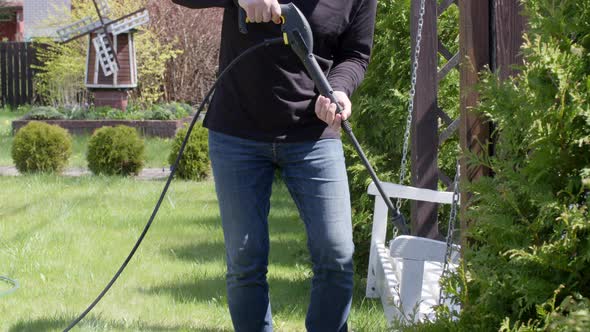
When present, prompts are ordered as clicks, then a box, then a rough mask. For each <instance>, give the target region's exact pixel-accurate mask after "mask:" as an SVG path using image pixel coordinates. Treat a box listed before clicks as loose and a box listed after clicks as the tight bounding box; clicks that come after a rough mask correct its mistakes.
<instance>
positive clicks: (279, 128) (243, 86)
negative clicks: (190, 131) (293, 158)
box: [172, 0, 377, 142]
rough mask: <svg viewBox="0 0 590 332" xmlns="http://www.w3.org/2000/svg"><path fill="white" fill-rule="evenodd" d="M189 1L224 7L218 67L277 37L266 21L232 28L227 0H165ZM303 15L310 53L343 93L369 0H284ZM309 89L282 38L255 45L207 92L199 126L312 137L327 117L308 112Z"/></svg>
mask: <svg viewBox="0 0 590 332" xmlns="http://www.w3.org/2000/svg"><path fill="white" fill-rule="evenodd" d="M172 1H173V2H174V3H176V4H179V5H183V6H186V7H189V8H206V7H224V8H225V12H224V17H223V26H222V35H221V49H220V58H219V70H220V71H221V70H223V69H224V68H225V67H226V66H227V65H228V64H229V63H230V62H231V61H232V60H233V59H235V58H236V57H237V56H238V55H240V54H241V53H242V52H243V51H245V50H246V49H247V48H249V47H251V46H253V45H255V44H257V43H259V42H261V41H263V40H264V39H268V38H276V37H281V36H282V33H281V31H280V26H279V25H276V24H274V23H272V22H271V23H263V24H248V30H249V33H248V34H247V35H243V34H241V33H240V32H239V29H238V8H237V7H236V6H235V5H234V3H233V1H232V0H172ZM279 2H280V3H287V2H293V3H294V4H295V5H297V7H298V8H299V9H300V10H301V12H302V13H303V14H304V15H305V16H306V17H307V19H308V21H309V23H310V25H311V28H312V31H313V35H314V50H313V51H314V54H315V55H316V58H317V59H318V62H319V64H320V66H321V67H322V69H323V70H324V71H325V73H327V75H328V81H329V82H330V84H331V85H332V87H333V89H334V90H335V91H343V92H345V93H346V94H348V95H349V96H350V94H352V92H353V91H354V90H355V89H356V87H357V86H358V85H359V84H360V82H361V81H362V79H363V77H364V74H365V71H366V68H367V65H368V62H369V57H370V54H371V48H372V44H373V32H374V25H375V12H376V7H377V0H287V1H279ZM316 98H317V91H316V90H315V89H314V83H313V81H312V80H311V78H310V77H309V75H308V74H307V72H306V71H305V68H304V67H303V65H302V64H301V62H300V60H299V58H298V57H297V56H296V55H295V54H294V53H293V51H292V50H291V49H290V48H289V47H287V46H271V47H267V48H262V49H259V51H257V52H256V53H253V54H251V55H249V56H248V57H246V58H244V59H243V60H242V62H241V63H239V64H238V65H236V67H234V69H232V71H231V72H230V74H229V76H228V77H226V78H224V79H223V81H222V82H220V85H219V87H218V89H217V90H216V92H215V95H214V97H213V100H212V102H211V106H210V111H209V112H207V116H206V118H205V126H206V127H208V128H209V129H211V130H214V131H218V132H221V133H225V134H228V135H233V136H238V137H242V138H247V139H253V140H258V141H266V142H275V141H281V142H299V141H309V140H317V139H319V138H320V137H322V133H323V132H324V130H325V129H326V127H327V125H326V123H325V122H323V121H322V120H320V119H318V118H317V116H316V115H315V111H314V106H315V99H316Z"/></svg>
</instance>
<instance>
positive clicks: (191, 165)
mask: <svg viewBox="0 0 590 332" xmlns="http://www.w3.org/2000/svg"><path fill="white" fill-rule="evenodd" d="M187 131H188V127H185V128H183V129H181V130H179V131H178V133H177V134H176V138H175V139H174V144H173V145H172V151H170V155H169V157H168V162H169V163H170V165H174V162H175V161H176V158H177V156H178V152H179V151H180V147H181V145H182V141H183V140H184V138H185V136H186V134H187ZM209 173H210V166H209V146H208V144H207V130H206V129H205V128H204V127H202V126H201V125H200V124H197V125H195V127H194V128H193V131H192V132H191V135H190V138H189V140H188V142H187V144H186V147H185V149H184V153H183V154H182V158H181V159H180V163H179V164H178V168H177V169H176V174H177V176H179V177H180V178H182V179H187V180H203V179H205V178H207V176H208V175H209Z"/></svg>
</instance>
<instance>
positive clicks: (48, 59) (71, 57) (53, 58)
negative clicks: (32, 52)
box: [33, 38, 87, 106]
mask: <svg viewBox="0 0 590 332" xmlns="http://www.w3.org/2000/svg"><path fill="white" fill-rule="evenodd" d="M83 41H84V40H83V39H79V40H76V41H73V42H71V43H69V44H60V43H57V42H55V41H54V40H52V39H50V38H43V39H38V40H35V42H34V44H33V45H34V46H33V47H35V48H36V49H37V58H38V59H39V61H40V63H42V65H41V66H34V67H35V69H37V72H36V74H35V76H34V84H35V92H36V94H37V95H38V96H40V98H41V100H42V101H43V103H45V104H49V105H52V106H60V105H72V104H76V103H78V102H79V99H85V98H86V87H85V86H84V76H85V68H86V47H87V43H84V42H83Z"/></svg>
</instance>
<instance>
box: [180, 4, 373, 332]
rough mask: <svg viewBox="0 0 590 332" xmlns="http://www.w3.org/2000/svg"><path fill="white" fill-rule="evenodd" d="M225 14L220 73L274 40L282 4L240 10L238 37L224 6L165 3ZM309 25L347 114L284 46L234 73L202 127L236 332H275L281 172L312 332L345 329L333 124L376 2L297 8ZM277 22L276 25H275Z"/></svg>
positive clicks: (344, 219) (360, 61)
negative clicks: (303, 244)
mask: <svg viewBox="0 0 590 332" xmlns="http://www.w3.org/2000/svg"><path fill="white" fill-rule="evenodd" d="M172 1H173V2H175V3H177V4H180V5H183V6H186V7H189V8H206V7H224V8H225V12H224V18H223V28H222V37H221V51H220V70H223V69H224V68H226V67H227V65H228V64H229V63H230V62H231V61H232V60H233V59H235V58H236V57H237V56H238V55H240V54H241V53H242V52H243V51H245V50H246V49H247V48H248V47H251V46H253V45H255V44H258V43H260V42H262V41H263V40H264V39H267V38H276V37H280V36H281V35H282V34H281V31H280V26H279V25H278V24H279V23H280V15H281V12H280V10H281V9H280V6H279V3H278V2H277V0H240V1H239V5H240V6H241V7H242V8H244V9H245V11H246V13H247V16H248V18H249V20H250V22H256V23H260V24H248V29H249V33H248V34H247V35H243V34H241V33H240V32H239V29H238V8H237V6H235V5H234V2H233V1H231V0H172ZM293 3H294V4H295V5H296V6H297V7H298V8H299V9H300V10H301V12H302V13H303V14H304V15H305V16H306V17H307V19H308V20H309V22H310V25H311V28H312V30H313V34H314V45H315V48H314V54H315V55H316V57H317V59H318V62H319V63H320V66H322V69H323V70H324V71H325V72H326V73H328V75H327V77H328V80H329V82H330V83H331V85H332V87H333V88H334V90H335V95H336V97H337V98H338V100H339V103H340V104H341V106H342V108H343V110H344V111H343V113H342V114H335V111H336V105H334V104H331V103H330V101H329V99H327V98H324V97H322V96H318V95H317V92H316V91H315V90H314V84H313V81H312V80H311V78H310V77H309V76H308V74H307V73H306V71H305V69H304V67H303V65H302V64H301V63H300V61H299V59H298V58H297V56H296V55H295V54H294V53H293V52H292V51H291V49H290V48H288V47H280V46H273V47H268V48H263V49H261V50H260V51H258V52H256V53H254V54H251V55H249V56H248V57H246V58H244V59H243V60H242V62H241V63H240V64H238V65H237V66H236V67H235V68H234V69H232V71H231V72H230V74H229V76H228V77H226V78H225V79H224V80H223V81H222V82H221V83H220V86H219V88H218V89H217V91H216V92H215V95H214V97H213V100H212V103H211V106H210V111H209V112H207V113H208V114H207V117H206V118H205V121H204V124H205V126H206V127H207V128H209V147H210V157H211V163H212V167H213V176H214V178H215V187H216V191H217V197H218V201H219V207H220V213H221V220H222V226H223V231H224V238H225V245H226V255H227V276H226V278H227V297H228V304H229V310H230V313H231V317H232V321H233V324H234V328H235V330H236V331H272V319H271V306H270V301H269V294H268V283H267V279H266V273H267V265H268V250H269V235H268V213H269V210H270V195H271V188H272V182H273V178H274V172H275V170H276V169H280V171H281V172H282V179H283V180H284V181H285V184H286V185H287V187H288V189H289V192H290V193H291V196H292V197H293V200H294V201H295V203H296V205H297V207H298V209H299V213H300V216H301V218H302V220H303V222H304V224H305V227H306V231H307V236H308V249H309V251H310V255H311V261H312V264H313V272H314V276H313V279H312V290H311V301H310V305H309V308H308V313H307V318H306V328H307V330H308V331H313V332H315V331H320V332H331V331H333V332H339V331H347V319H348V314H349V311H350V305H351V299H352V286H353V266H352V255H353V251H354V246H353V242H352V225H351V211H350V195H349V189H348V179H347V176H346V168H345V163H344V154H343V150H342V142H341V141H340V124H341V121H342V120H343V119H346V118H348V117H349V116H350V114H351V103H350V99H349V96H350V95H351V94H352V92H353V91H354V89H355V88H356V87H357V86H358V85H359V84H360V82H361V80H362V79H363V77H364V73H365V70H366V68H367V65H368V61H369V57H370V52H371V47H372V43H373V31H374V24H375V12H376V6H377V0H293ZM273 22H274V23H273Z"/></svg>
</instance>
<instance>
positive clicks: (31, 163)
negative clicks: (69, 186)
mask: <svg viewBox="0 0 590 332" xmlns="http://www.w3.org/2000/svg"><path fill="white" fill-rule="evenodd" d="M71 154H72V138H71V136H70V134H68V132H67V131H66V130H65V129H63V128H60V127H58V126H52V125H48V124H46V123H43V122H36V121H33V122H30V123H29V124H27V125H26V126H24V127H23V128H21V129H20V130H19V131H18V133H17V134H16V136H15V137H14V142H13V144H12V159H13V160H14V163H15V165H16V168H17V169H18V171H19V172H21V173H34V172H61V171H63V169H64V167H65V166H66V165H67V163H68V159H69V158H70V156H71Z"/></svg>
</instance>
